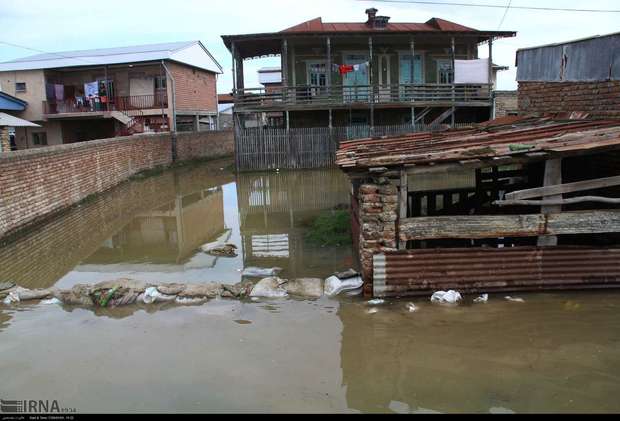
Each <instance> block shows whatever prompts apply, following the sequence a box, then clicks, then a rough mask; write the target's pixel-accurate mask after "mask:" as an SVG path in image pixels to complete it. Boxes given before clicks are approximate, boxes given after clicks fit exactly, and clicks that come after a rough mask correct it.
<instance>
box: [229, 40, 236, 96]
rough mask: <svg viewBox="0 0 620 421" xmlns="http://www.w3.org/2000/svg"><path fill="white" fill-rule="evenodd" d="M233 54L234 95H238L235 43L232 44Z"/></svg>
mask: <svg viewBox="0 0 620 421" xmlns="http://www.w3.org/2000/svg"><path fill="white" fill-rule="evenodd" d="M230 50H231V53H232V77H233V94H236V92H235V91H236V90H237V69H236V67H237V60H236V57H237V48H236V45H235V43H234V42H233V43H232V44H231V47H230Z"/></svg>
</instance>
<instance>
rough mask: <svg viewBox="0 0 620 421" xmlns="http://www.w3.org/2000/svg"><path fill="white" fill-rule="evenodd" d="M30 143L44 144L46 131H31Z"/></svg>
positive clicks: (45, 142)
mask: <svg viewBox="0 0 620 421" xmlns="http://www.w3.org/2000/svg"><path fill="white" fill-rule="evenodd" d="M32 143H33V144H34V145H38V146H45V145H47V133H45V132H40V133H33V134H32Z"/></svg>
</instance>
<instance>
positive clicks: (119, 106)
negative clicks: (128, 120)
mask: <svg viewBox="0 0 620 421" xmlns="http://www.w3.org/2000/svg"><path fill="white" fill-rule="evenodd" d="M167 108H168V95H167V93H166V92H159V93H157V94H154V95H136V96H117V97H113V98H109V100H108V101H106V100H102V98H91V99H87V98H83V99H77V98H71V99H65V100H51V101H43V110H44V113H45V115H46V117H48V118H54V117H57V118H61V117H70V116H77V117H80V116H84V117H86V116H89V115H91V116H92V115H98V114H101V115H103V114H104V113H109V112H113V111H119V112H122V113H126V114H129V115H133V114H135V113H136V112H139V113H141V114H143V113H144V112H145V111H149V110H154V112H156V113H159V114H161V110H162V109H167Z"/></svg>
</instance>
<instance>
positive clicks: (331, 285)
mask: <svg viewBox="0 0 620 421" xmlns="http://www.w3.org/2000/svg"><path fill="white" fill-rule="evenodd" d="M363 286H364V281H363V280H362V277H361V276H356V277H355V278H349V279H345V280H342V279H340V278H338V277H336V276H331V277H329V278H327V279H326V280H325V289H324V292H325V295H327V296H328V297H335V296H337V295H339V294H341V293H343V292H346V291H354V290H357V289H359V288H361V287H363Z"/></svg>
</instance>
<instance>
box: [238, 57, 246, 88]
mask: <svg viewBox="0 0 620 421" xmlns="http://www.w3.org/2000/svg"><path fill="white" fill-rule="evenodd" d="M237 88H238V89H240V90H243V89H245V80H244V75H243V57H241V56H239V54H238V53H237Z"/></svg>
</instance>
